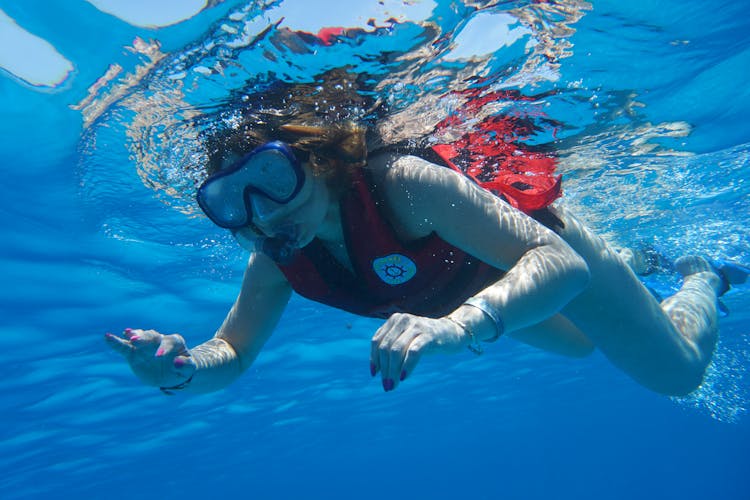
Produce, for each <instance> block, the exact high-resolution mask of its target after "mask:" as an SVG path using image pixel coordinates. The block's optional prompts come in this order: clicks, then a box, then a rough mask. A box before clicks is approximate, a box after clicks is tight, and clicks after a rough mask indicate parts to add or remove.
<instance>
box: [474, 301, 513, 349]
mask: <svg viewBox="0 0 750 500" xmlns="http://www.w3.org/2000/svg"><path fill="white" fill-rule="evenodd" d="M464 305H466V306H471V307H476V308H477V309H479V310H480V311H482V312H483V313H484V315H485V316H487V317H488V318H490V320H492V324H493V325H495V336H494V337H492V338H491V339H488V340H485V342H494V341H496V340H497V339H499V338H500V336H501V335H502V334H503V333H504V332H505V324H504V323H503V320H502V319H501V318H500V315H499V314H498V312H497V310H495V308H494V307H493V306H492V304H490V303H489V302H488V301H487V300H486V299H483V298H481V297H469V299H468V300H466V302H464Z"/></svg>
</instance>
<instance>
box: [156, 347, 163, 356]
mask: <svg viewBox="0 0 750 500" xmlns="http://www.w3.org/2000/svg"><path fill="white" fill-rule="evenodd" d="M161 356H164V349H163V348H161V347H160V348H159V350H158V351H156V357H161Z"/></svg>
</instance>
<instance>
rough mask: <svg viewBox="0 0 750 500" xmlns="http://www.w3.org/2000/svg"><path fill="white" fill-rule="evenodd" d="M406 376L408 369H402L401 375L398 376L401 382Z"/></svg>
mask: <svg viewBox="0 0 750 500" xmlns="http://www.w3.org/2000/svg"><path fill="white" fill-rule="evenodd" d="M405 378H406V370H401V376H400V377H399V378H398V379H399V380H400V381H401V382H403V381H404V379H405Z"/></svg>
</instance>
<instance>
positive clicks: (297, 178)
mask: <svg viewBox="0 0 750 500" xmlns="http://www.w3.org/2000/svg"><path fill="white" fill-rule="evenodd" d="M304 183H305V172H304V170H303V169H302V166H301V165H300V163H299V160H298V159H297V157H296V156H295V155H294V153H293V152H292V151H291V149H290V148H289V146H288V145H286V144H285V143H283V142H280V141H274V142H269V143H267V144H264V145H263V146H260V147H258V148H256V149H254V150H253V151H252V152H250V153H249V154H247V155H246V156H244V157H243V158H241V159H240V160H239V161H237V162H236V163H234V164H233V165H232V166H230V167H229V168H227V169H224V170H221V171H219V172H217V173H216V174H214V175H212V176H211V177H209V178H208V179H206V181H205V182H204V183H203V184H201V186H200V187H199V188H198V194H197V199H198V205H200V207H201V210H203V212H204V213H205V214H206V215H207V216H208V218H209V219H211V220H212V221H213V222H214V223H215V224H216V225H217V226H219V227H223V228H227V229H237V228H240V227H244V226H246V225H248V224H249V223H250V222H251V220H252V216H253V209H254V207H255V209H257V210H259V211H262V212H264V213H263V214H259V215H261V216H265V215H266V214H267V213H268V212H269V211H271V210H272V209H273V208H274V207H277V206H278V205H285V204H287V203H289V202H290V201H291V200H292V199H294V197H295V196H297V194H298V193H299V191H300V189H302V186H303V185H304Z"/></svg>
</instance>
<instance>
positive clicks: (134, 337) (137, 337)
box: [130, 335, 140, 342]
mask: <svg viewBox="0 0 750 500" xmlns="http://www.w3.org/2000/svg"><path fill="white" fill-rule="evenodd" d="M138 339H140V337H139V336H138V335H133V336H132V337H130V341H131V342H135V341H136V340H138Z"/></svg>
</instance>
